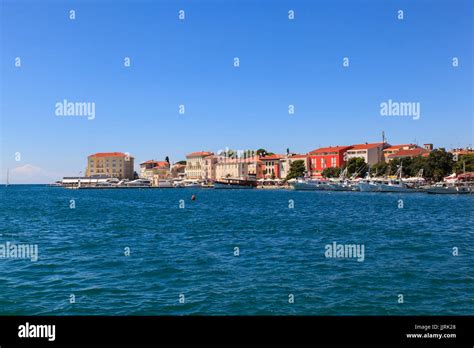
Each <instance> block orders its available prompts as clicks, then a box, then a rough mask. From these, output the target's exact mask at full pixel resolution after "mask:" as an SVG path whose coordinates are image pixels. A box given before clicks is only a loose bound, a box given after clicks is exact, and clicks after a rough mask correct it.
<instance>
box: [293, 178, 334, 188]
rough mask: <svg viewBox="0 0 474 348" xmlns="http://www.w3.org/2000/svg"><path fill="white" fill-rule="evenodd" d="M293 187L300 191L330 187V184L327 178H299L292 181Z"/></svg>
mask: <svg viewBox="0 0 474 348" xmlns="http://www.w3.org/2000/svg"><path fill="white" fill-rule="evenodd" d="M290 185H291V186H292V187H293V189H295V190H298V191H321V190H328V189H330V186H329V184H328V183H327V182H326V181H325V180H318V179H298V180H296V181H293V182H290Z"/></svg>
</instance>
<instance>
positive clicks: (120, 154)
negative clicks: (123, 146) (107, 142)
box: [89, 152, 131, 157]
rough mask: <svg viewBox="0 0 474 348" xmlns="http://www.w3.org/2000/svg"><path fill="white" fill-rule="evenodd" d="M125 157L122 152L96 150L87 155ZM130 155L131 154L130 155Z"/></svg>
mask: <svg viewBox="0 0 474 348" xmlns="http://www.w3.org/2000/svg"><path fill="white" fill-rule="evenodd" d="M112 156H115V157H126V156H127V155H126V154H124V153H123V152H97V153H95V154H93V155H90V156H89V157H112ZM130 157H131V156H130Z"/></svg>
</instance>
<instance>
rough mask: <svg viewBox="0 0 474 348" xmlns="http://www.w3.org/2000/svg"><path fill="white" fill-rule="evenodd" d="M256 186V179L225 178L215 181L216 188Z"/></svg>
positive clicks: (247, 187)
mask: <svg viewBox="0 0 474 348" xmlns="http://www.w3.org/2000/svg"><path fill="white" fill-rule="evenodd" d="M256 186H257V181H255V180H244V179H234V178H225V179H220V180H217V181H216V182H214V188H215V189H252V188H254V187H256Z"/></svg>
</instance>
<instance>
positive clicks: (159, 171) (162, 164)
mask: <svg viewBox="0 0 474 348" xmlns="http://www.w3.org/2000/svg"><path fill="white" fill-rule="evenodd" d="M155 176H157V177H158V179H165V178H166V177H168V176H170V164H169V163H168V162H166V161H155V160H149V161H146V162H143V163H140V178H141V179H147V180H150V181H151V182H153V180H154V179H153V178H154V177H155Z"/></svg>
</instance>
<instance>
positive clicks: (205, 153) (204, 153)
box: [186, 151, 214, 157]
mask: <svg viewBox="0 0 474 348" xmlns="http://www.w3.org/2000/svg"><path fill="white" fill-rule="evenodd" d="M213 154H214V153H213V152H210V151H197V152H191V153H189V154H187V155H186V157H205V156H209V155H213Z"/></svg>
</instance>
